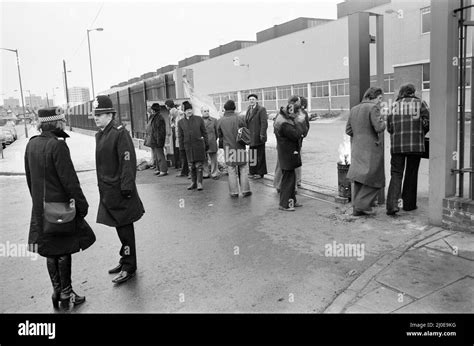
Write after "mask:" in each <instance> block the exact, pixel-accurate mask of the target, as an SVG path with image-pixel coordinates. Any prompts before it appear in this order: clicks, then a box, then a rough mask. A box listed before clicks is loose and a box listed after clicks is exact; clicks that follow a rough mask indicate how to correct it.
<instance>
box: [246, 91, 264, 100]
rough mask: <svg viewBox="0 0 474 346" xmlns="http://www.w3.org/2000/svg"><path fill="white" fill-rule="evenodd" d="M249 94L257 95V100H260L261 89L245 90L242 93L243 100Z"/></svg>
mask: <svg viewBox="0 0 474 346" xmlns="http://www.w3.org/2000/svg"><path fill="white" fill-rule="evenodd" d="M250 94H255V95H257V96H258V100H259V101H261V100H262V89H255V90H247V91H245V92H244V93H243V95H245V100H247V97H248V96H249V95H250Z"/></svg>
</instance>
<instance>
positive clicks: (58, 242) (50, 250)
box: [25, 130, 96, 257]
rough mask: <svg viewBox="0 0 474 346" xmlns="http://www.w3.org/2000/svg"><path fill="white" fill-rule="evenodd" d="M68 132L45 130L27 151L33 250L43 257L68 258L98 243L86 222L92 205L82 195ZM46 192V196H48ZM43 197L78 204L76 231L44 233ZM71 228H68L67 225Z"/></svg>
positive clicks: (47, 199)
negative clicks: (66, 139) (68, 142)
mask: <svg viewBox="0 0 474 346" xmlns="http://www.w3.org/2000/svg"><path fill="white" fill-rule="evenodd" d="M67 137H69V135H67V134H66V133H65V132H64V131H61V130H56V131H54V132H52V131H43V132H42V133H41V135H39V136H34V137H31V138H30V141H29V142H28V145H27V146H26V151H25V173H26V181H27V183H28V188H29V190H30V195H31V199H32V202H33V208H32V211H31V221H30V231H29V235H28V244H29V250H30V251H34V252H38V253H39V254H40V255H41V256H44V257H52V256H59V255H67V254H73V253H76V252H78V251H79V250H85V249H87V248H88V247H89V246H91V245H92V244H94V242H95V239H96V238H95V235H94V232H93V231H92V229H91V228H90V226H89V225H88V224H87V222H86V221H85V220H84V216H85V215H86V214H87V211H88V208H89V204H88V203H87V200H86V197H85V196H84V194H83V193H82V189H81V186H80V184H79V179H78V178H77V174H76V171H75V169H74V165H73V163H72V161H71V155H70V153H69V148H68V146H67V144H66V141H65V138H67ZM44 192H46V194H45V193H44ZM43 196H45V201H46V202H69V200H70V199H71V198H73V199H74V200H75V203H76V219H75V221H74V222H76V228H75V231H74V232H72V233H67V234H65V235H50V234H44V232H43ZM64 226H65V227H68V226H67V225H64Z"/></svg>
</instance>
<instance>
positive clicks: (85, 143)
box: [0, 122, 474, 313]
mask: <svg viewBox="0 0 474 346" xmlns="http://www.w3.org/2000/svg"><path fill="white" fill-rule="evenodd" d="M341 128H342V122H339V123H337V122H329V123H327V124H317V123H312V128H311V132H310V135H309V138H308V140H307V141H306V142H305V145H304V149H303V160H304V168H303V180H304V181H305V182H306V183H308V184H307V186H309V187H308V188H311V186H313V187H315V189H316V190H317V188H318V186H319V187H320V188H321V187H325V188H326V190H325V192H328V193H331V191H332V192H333V193H334V192H335V191H336V186H337V180H336V184H335V183H334V182H335V179H337V178H335V177H336V173H337V172H336V167H335V166H336V163H335V162H336V161H337V146H338V143H340V141H342V134H341V136H340V139H341V140H338V138H337V136H335V133H338V132H340V130H341ZM30 132H32V130H30ZM270 132H271V124H270V129H269V139H270V140H269V143H268V148H269V149H268V150H267V157H268V168H269V172H273V170H274V167H275V160H276V152H275V149H274V139H273V138H274V136H273V134H272V133H270ZM323 133H326V135H325V136H323ZM69 134H70V136H71V138H69V139H68V140H67V142H68V146H69V148H70V151H71V156H72V160H73V163H74V165H75V168H76V170H78V171H87V170H93V169H95V163H94V160H95V154H94V151H95V141H94V138H93V137H91V136H87V135H83V134H79V133H75V132H70V133H69ZM318 134H321V136H320V137H317V136H318ZM311 136H314V137H313V139H311V138H312V137H311ZM314 141H316V142H319V145H318V146H314V144H313V143H314ZM336 143H337V146H336V149H334V145H335V144H336ZM26 144H27V139H25V138H24V137H20V139H18V140H17V141H16V142H15V143H13V144H11V145H10V146H9V147H8V148H7V149H6V150H5V151H4V159H0V176H1V175H21V174H24V167H23V155H24V151H25V147H26ZM321 152H322V154H320V155H321V156H320V157H319V159H318V158H317V157H318V155H319V154H318V153H321ZM149 156H150V154H149V152H147V151H144V150H137V157H138V158H139V159H141V158H149ZM333 156H334V158H333ZM425 161H426V160H425ZM425 176H427V162H424V163H423V164H422V167H421V171H420V184H419V186H420V198H419V208H418V210H416V211H414V212H411V213H407V212H401V213H400V216H399V217H398V218H396V219H395V220H391V221H390V222H395V223H399V224H406V227H408V228H412V227H417V230H419V231H422V232H420V233H418V235H417V236H415V237H414V238H411V239H410V240H409V241H408V242H405V243H404V244H402V245H400V246H398V247H396V248H394V249H393V250H391V251H387V252H385V253H384V254H383V255H382V256H380V258H378V259H377V260H376V261H375V262H374V264H373V265H372V266H371V267H370V268H369V269H368V270H366V271H364V272H363V273H361V274H360V275H359V274H358V273H353V274H354V281H352V283H351V284H350V285H349V286H348V288H347V289H345V290H344V291H343V292H341V293H340V294H339V295H338V296H337V298H336V299H335V300H334V301H333V302H331V303H330V304H328V307H327V308H326V310H325V311H326V312H336V313H338V312H374V313H375V312H385V313H388V312H402V313H403V312H438V313H441V312H471V313H472V312H474V263H473V261H474V234H468V233H462V232H452V231H446V230H442V229H441V228H438V227H431V226H429V225H428V222H427V220H428V219H427V191H428V190H427V179H426V177H425ZM262 183H264V184H267V185H269V181H268V180H262ZM305 186H306V185H305ZM310 192H311V191H310V190H306V191H305V190H302V191H301V192H300V193H302V194H305V193H310ZM350 209H351V208H350V205H346V206H341V210H342V214H341V215H342V216H341V217H343V218H344V219H345V220H346V221H347V220H350V219H351V218H352V216H350ZM385 218H387V216H386V215H385V213H384V208H383V206H382V207H379V208H377V215H376V216H375V217H369V218H367V219H366V220H365V221H364V222H363V227H358V229H359V228H360V231H361V232H362V231H363V228H364V227H366V228H368V229H371V228H372V229H373V228H374V227H377V224H380V221H381V220H382V221H383V220H385ZM359 226H360V225H359ZM381 231H382V232H384V233H385V234H384V235H385V237H386V241H387V243H389V244H390V243H391V242H392V240H393V239H395V238H396V237H397V235H396V234H393V229H392V230H381Z"/></svg>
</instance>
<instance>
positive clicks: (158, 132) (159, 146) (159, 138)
mask: <svg viewBox="0 0 474 346" xmlns="http://www.w3.org/2000/svg"><path fill="white" fill-rule="evenodd" d="M151 112H152V114H151V118H150V121H149V125H150V127H151V138H150V147H151V150H152V152H153V159H154V161H155V166H156V172H155V174H156V175H158V177H163V176H165V175H168V162H167V161H166V157H165V152H164V149H163V148H164V147H165V141H166V124H165V120H164V119H163V116H162V115H161V114H160V104H159V103H153V104H152V106H151Z"/></svg>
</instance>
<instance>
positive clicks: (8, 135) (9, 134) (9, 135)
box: [2, 128, 15, 145]
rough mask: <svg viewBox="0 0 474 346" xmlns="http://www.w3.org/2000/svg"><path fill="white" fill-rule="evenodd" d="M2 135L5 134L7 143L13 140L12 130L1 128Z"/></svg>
mask: <svg viewBox="0 0 474 346" xmlns="http://www.w3.org/2000/svg"><path fill="white" fill-rule="evenodd" d="M2 132H3V135H4V136H5V143H6V144H7V145H10V144H12V143H13V142H14V141H15V137H14V136H13V132H12V131H10V130H9V129H5V128H3V129H2Z"/></svg>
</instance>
